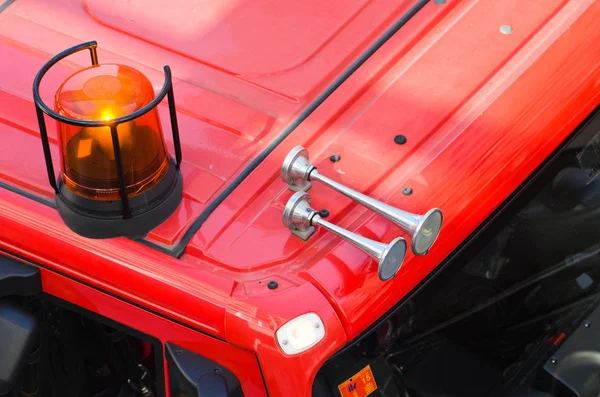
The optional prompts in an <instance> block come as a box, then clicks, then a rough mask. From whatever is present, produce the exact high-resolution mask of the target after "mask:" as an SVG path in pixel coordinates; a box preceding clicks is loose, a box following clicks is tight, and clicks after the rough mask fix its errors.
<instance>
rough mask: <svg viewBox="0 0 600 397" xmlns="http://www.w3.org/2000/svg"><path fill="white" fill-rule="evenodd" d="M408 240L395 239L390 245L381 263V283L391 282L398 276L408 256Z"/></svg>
mask: <svg viewBox="0 0 600 397" xmlns="http://www.w3.org/2000/svg"><path fill="white" fill-rule="evenodd" d="M406 248H407V246H406V240H404V239H403V238H402V237H398V238H395V239H394V240H392V242H391V243H389V244H388V247H387V249H386V250H385V251H384V253H383V255H382V256H381V260H380V261H379V272H378V274H379V279H380V280H381V281H387V280H391V279H392V278H394V277H395V276H396V274H397V273H398V271H399V270H400V268H401V267H402V264H403V263H404V257H405V256H406Z"/></svg>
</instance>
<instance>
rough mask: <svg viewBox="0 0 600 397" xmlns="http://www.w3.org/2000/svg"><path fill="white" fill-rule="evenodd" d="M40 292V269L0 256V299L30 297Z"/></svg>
mask: <svg viewBox="0 0 600 397" xmlns="http://www.w3.org/2000/svg"><path fill="white" fill-rule="evenodd" d="M40 292H42V276H41V275H40V269H38V268H37V267H35V266H31V265H28V264H26V263H23V262H19V261H17V260H16V259H13V258H11V257H8V256H0V298H3V297H5V296H9V295H17V296H32V295H37V294H39V293H40Z"/></svg>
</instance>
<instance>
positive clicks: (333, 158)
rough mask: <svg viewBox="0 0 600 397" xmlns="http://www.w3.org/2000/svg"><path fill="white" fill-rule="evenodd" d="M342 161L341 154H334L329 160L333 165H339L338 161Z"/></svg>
mask: <svg viewBox="0 0 600 397" xmlns="http://www.w3.org/2000/svg"><path fill="white" fill-rule="evenodd" d="M341 159H342V156H340V155H339V154H332V155H331V156H329V160H330V161H331V162H332V163H337V162H338V161H340V160H341Z"/></svg>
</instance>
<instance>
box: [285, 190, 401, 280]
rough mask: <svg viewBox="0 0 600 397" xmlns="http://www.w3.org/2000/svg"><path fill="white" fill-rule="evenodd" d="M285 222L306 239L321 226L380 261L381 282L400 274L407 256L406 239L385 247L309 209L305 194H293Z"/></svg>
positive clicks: (288, 203)
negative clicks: (316, 227)
mask: <svg viewBox="0 0 600 397" xmlns="http://www.w3.org/2000/svg"><path fill="white" fill-rule="evenodd" d="M282 219H283V224H284V225H285V226H286V227H287V228H289V229H290V230H292V232H293V233H294V234H295V235H297V236H299V237H300V238H302V239H304V240H306V239H308V237H309V236H310V235H311V234H313V233H314V231H315V226H317V225H318V226H321V227H323V228H325V229H327V230H329V231H330V232H332V233H335V234H336V235H338V236H340V237H341V238H343V239H344V240H346V241H348V242H350V243H351V244H352V245H354V246H355V247H357V248H358V249H360V250H361V251H363V252H365V253H366V254H368V255H369V256H370V257H372V258H373V259H375V260H376V261H377V262H378V264H379V270H378V274H379V278H380V279H381V280H382V281H386V280H390V279H392V278H393V277H394V276H395V275H396V273H398V270H400V267H401V266H402V262H403V261H404V256H405V255H406V240H404V239H403V238H402V237H398V238H396V239H394V240H393V241H392V242H391V243H389V244H384V243H380V242H378V241H374V240H371V239H368V238H366V237H363V236H360V235H358V234H356V233H352V232H350V231H348V230H346V229H344V228H341V227H339V226H336V225H334V224H333V223H330V222H327V221H326V220H324V219H323V218H321V216H320V215H319V213H318V212H317V211H315V210H313V209H312V208H310V197H309V195H308V194H307V193H305V192H296V193H294V195H293V196H292V197H291V198H290V199H289V201H288V202H287V204H286V206H285V209H284V210H283V218H282Z"/></svg>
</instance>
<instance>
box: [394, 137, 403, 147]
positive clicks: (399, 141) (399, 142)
mask: <svg viewBox="0 0 600 397" xmlns="http://www.w3.org/2000/svg"><path fill="white" fill-rule="evenodd" d="M394 143H395V144H396V145H404V144H405V143H406V137H405V136H404V135H396V136H395V137H394Z"/></svg>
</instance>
